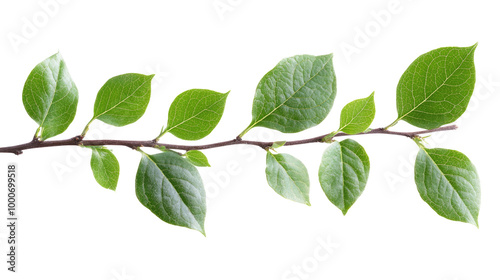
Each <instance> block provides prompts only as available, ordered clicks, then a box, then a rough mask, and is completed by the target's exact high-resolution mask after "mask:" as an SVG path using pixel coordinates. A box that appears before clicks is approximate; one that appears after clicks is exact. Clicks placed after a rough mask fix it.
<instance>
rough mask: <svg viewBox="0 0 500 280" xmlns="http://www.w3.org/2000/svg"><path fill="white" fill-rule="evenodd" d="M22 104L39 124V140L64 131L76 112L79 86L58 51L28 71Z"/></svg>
mask: <svg viewBox="0 0 500 280" xmlns="http://www.w3.org/2000/svg"><path fill="white" fill-rule="evenodd" d="M23 104H24V108H25V109H26V112H27V113H28V115H29V116H30V117H31V118H32V119H33V120H34V121H35V122H36V123H38V124H39V125H40V127H39V128H38V130H37V134H36V136H37V137H40V138H41V140H45V139H48V138H50V137H53V136H56V135H58V134H61V133H63V132H64V131H65V130H66V129H67V128H68V126H69V125H70V124H71V122H72V121H73V119H74V118H75V114H76V106H77V104H78V89H77V88H76V86H75V83H74V82H73V80H71V77H70V75H69V72H68V69H67V68H66V63H65V62H64V60H63V58H62V56H61V55H60V54H59V53H56V54H55V55H53V56H51V57H49V58H47V59H45V60H44V61H42V62H41V63H40V64H38V65H37V66H35V68H34V69H33V70H32V71H31V73H30V74H29V76H28V79H27V80H26V83H25V84H24V89H23ZM39 132H40V134H39Z"/></svg>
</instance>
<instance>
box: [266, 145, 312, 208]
mask: <svg viewBox="0 0 500 280" xmlns="http://www.w3.org/2000/svg"><path fill="white" fill-rule="evenodd" d="M268 153H269V154H270V155H271V156H272V157H273V159H274V160H275V161H276V162H277V163H278V165H279V166H281V168H283V170H284V171H285V174H286V175H287V176H288V178H290V179H291V180H292V182H293V185H294V186H295V187H296V188H297V189H298V190H299V193H300V194H301V195H302V198H303V199H304V201H305V202H307V198H306V194H305V193H303V192H302V190H301V189H300V187H299V186H298V185H297V184H296V183H295V180H294V179H293V178H292V176H291V175H290V174H288V171H287V170H286V168H285V167H284V166H283V165H282V164H281V162H280V161H279V160H278V159H277V158H276V157H275V156H274V154H273V153H271V152H268Z"/></svg>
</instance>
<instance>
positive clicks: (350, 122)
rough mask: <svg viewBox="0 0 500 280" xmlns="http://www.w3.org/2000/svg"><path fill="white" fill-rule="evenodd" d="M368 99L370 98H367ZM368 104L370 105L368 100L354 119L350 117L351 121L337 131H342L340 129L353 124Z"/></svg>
mask: <svg viewBox="0 0 500 280" xmlns="http://www.w3.org/2000/svg"><path fill="white" fill-rule="evenodd" d="M368 98H370V96H368ZM368 103H370V100H367V101H366V102H365V104H364V105H363V108H361V110H359V112H358V113H357V114H356V115H355V116H354V117H352V118H351V120H350V121H349V122H348V123H347V124H346V125H344V126H343V127H342V128H339V131H342V129H344V128H346V127H347V126H348V125H350V124H351V123H352V122H353V120H354V119H356V118H357V117H358V116H359V115H360V114H361V112H363V111H364V110H365V108H366V106H368Z"/></svg>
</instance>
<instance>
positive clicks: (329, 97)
mask: <svg viewBox="0 0 500 280" xmlns="http://www.w3.org/2000/svg"><path fill="white" fill-rule="evenodd" d="M332 56H333V55H332V54H328V55H322V56H312V55H298V56H294V57H290V58H285V59H283V60H282V61H280V62H279V63H278V65H277V66H276V67H275V68H273V69H272V70H271V71H269V72H268V73H267V74H266V75H265V76H264V77H263V78H262V80H260V82H259V85H258V86H257V91H256V93H255V97H254V100H253V108H252V122H251V123H250V125H249V126H248V127H247V128H246V129H245V131H243V132H242V133H241V134H240V136H243V135H244V134H245V133H247V132H248V131H249V130H250V129H252V128H253V127H255V126H261V127H267V128H271V129H275V130H278V131H281V132H285V133H294V132H299V131H302V130H305V129H307V128H310V127H313V126H315V125H317V124H319V123H321V122H322V121H323V120H324V119H325V118H326V116H327V115H328V113H329V112H330V109H331V108H332V106H333V100H334V99H335V95H336V92H337V91H336V80H335V73H334V71H333V63H332Z"/></svg>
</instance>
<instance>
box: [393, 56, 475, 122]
mask: <svg viewBox="0 0 500 280" xmlns="http://www.w3.org/2000/svg"><path fill="white" fill-rule="evenodd" d="M474 50H475V48H471V50H470V51H469V53H468V54H467V55H466V56H465V58H464V59H463V60H462V62H460V65H459V66H458V67H457V68H456V69H455V70H453V72H452V73H451V74H450V75H449V76H448V77H446V79H445V80H444V81H443V83H441V85H439V86H438V87H437V88H436V89H435V90H434V91H433V92H432V93H431V94H430V95H429V96H428V97H426V98H425V99H424V100H423V101H422V102H420V103H419V104H418V105H417V106H415V107H413V109H411V110H410V111H408V112H407V113H405V114H404V115H402V116H401V117H399V118H398V119H397V120H396V121H395V122H398V121H400V120H402V119H403V118H404V117H406V116H407V115H409V114H410V113H411V112H413V111H415V110H416V109H417V108H418V107H419V106H420V105H422V104H423V103H424V102H426V101H427V100H428V99H429V98H430V97H431V96H432V95H433V94H434V93H436V92H437V91H438V90H439V89H440V88H441V87H443V86H444V85H445V84H446V82H447V81H448V79H449V78H451V77H452V76H453V75H454V74H455V72H456V71H457V70H458V69H460V68H461V67H462V64H464V62H465V61H466V60H467V58H469V56H470V54H471V53H472V52H473V51H474ZM412 95H413V92H412Z"/></svg>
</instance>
